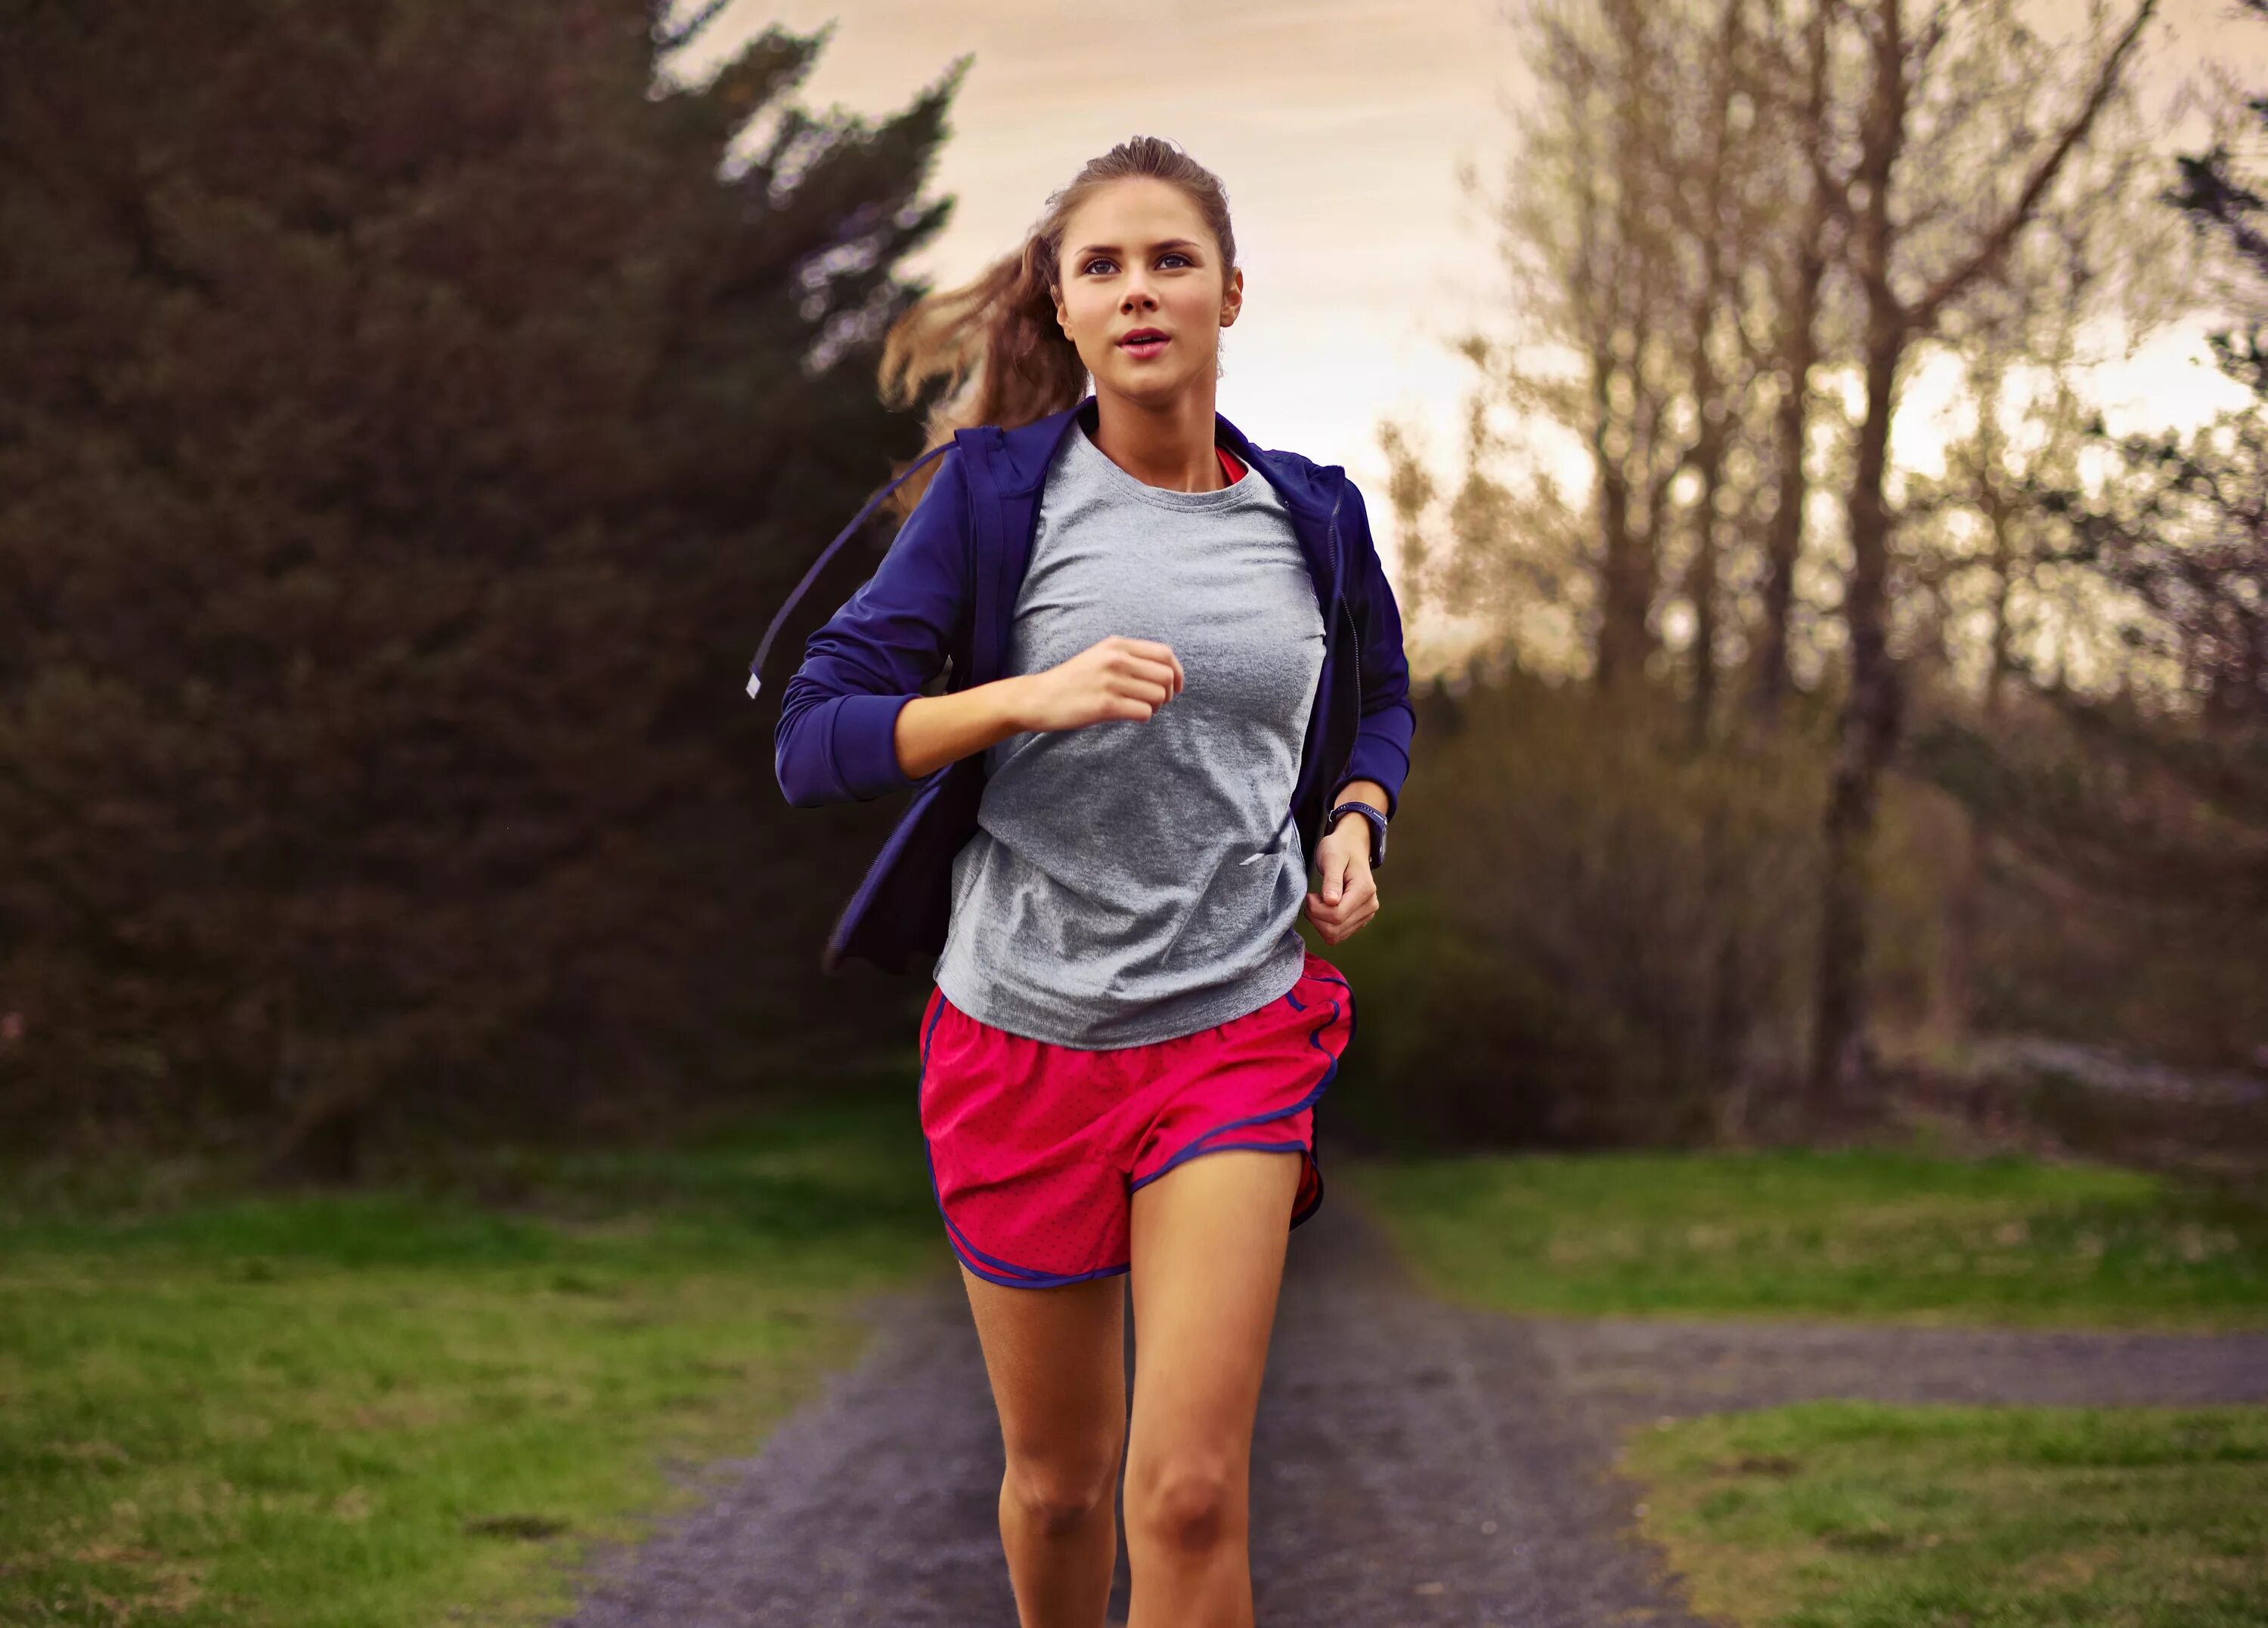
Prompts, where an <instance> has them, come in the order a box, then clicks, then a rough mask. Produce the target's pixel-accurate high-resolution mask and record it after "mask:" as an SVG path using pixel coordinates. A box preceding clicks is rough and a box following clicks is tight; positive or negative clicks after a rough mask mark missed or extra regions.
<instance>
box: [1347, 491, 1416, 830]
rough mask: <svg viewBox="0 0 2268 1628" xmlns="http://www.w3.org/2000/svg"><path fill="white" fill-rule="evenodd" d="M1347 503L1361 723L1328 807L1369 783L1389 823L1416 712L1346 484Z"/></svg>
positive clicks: (1387, 600) (1404, 660)
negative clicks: (1379, 794)
mask: <svg viewBox="0 0 2268 1628" xmlns="http://www.w3.org/2000/svg"><path fill="white" fill-rule="evenodd" d="M1347 498H1348V501H1349V502H1351V504H1352V505H1353V508H1354V518H1355V524H1354V527H1353V532H1354V537H1355V539H1356V543H1355V548H1354V553H1353V555H1352V557H1351V560H1350V561H1349V563H1348V571H1349V576H1348V581H1347V600H1348V604H1349V605H1351V607H1352V609H1353V612H1354V618H1355V631H1356V634H1357V635H1358V636H1359V640H1360V643H1361V649H1362V722H1361V726H1360V728H1359V730H1358V731H1357V733H1356V735H1355V740H1354V753H1353V756H1352V757H1351V759H1350V760H1349V761H1348V764H1347V772H1346V774H1345V775H1344V777H1342V778H1341V779H1340V781H1339V782H1338V784H1337V785H1336V786H1334V787H1332V788H1331V803H1337V801H1338V796H1339V793H1340V791H1341V790H1342V789H1344V788H1345V786H1346V784H1347V782H1348V781H1358V780H1374V781H1377V782H1378V783H1379V784H1380V785H1381V786H1383V787H1384V788H1386V813H1387V817H1388V818H1389V819H1390V818H1393V816H1394V812H1395V807H1396V806H1397V805H1398V804H1399V803H1400V802H1401V801H1402V782H1403V779H1404V778H1405V777H1406V776H1407V775H1408V774H1409V773H1410V736H1411V735H1412V734H1413V733H1414V732H1415V731H1416V730H1417V725H1418V712H1417V708H1414V707H1412V706H1411V705H1410V663H1409V660H1408V657H1407V656H1405V654H1404V653H1403V648H1402V611H1401V607H1400V606H1398V605H1396V604H1395V600H1394V585H1393V584H1392V583H1389V582H1388V581H1387V580H1386V570H1385V568H1384V567H1383V566H1382V565H1381V563H1380V561H1379V558H1378V548H1377V545H1376V544H1375V543H1373V541H1372V539H1371V535H1370V516H1369V512H1368V510H1366V508H1365V507H1364V505H1363V501H1362V491H1361V488H1359V487H1357V486H1356V485H1355V483H1354V482H1353V481H1351V480H1350V481H1348V482H1347ZM1331 803H1327V804H1325V805H1324V806H1326V807H1329V806H1331Z"/></svg>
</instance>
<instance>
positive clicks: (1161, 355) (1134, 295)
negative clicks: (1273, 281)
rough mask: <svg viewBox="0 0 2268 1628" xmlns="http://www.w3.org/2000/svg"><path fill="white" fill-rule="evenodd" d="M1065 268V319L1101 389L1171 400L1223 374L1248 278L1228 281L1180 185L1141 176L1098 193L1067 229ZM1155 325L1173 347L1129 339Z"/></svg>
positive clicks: (1059, 310) (1236, 274) (1060, 297)
mask: <svg viewBox="0 0 2268 1628" xmlns="http://www.w3.org/2000/svg"><path fill="white" fill-rule="evenodd" d="M1057 269H1058V274H1059V282H1060V284H1061V288H1060V291H1059V292H1058V293H1057V297H1056V319H1057V321H1059V322H1061V323H1062V324H1063V330H1064V333H1065V334H1069V335H1070V336H1071V342H1072V343H1073V344H1075V345H1077V346H1078V347H1079V360H1080V361H1082V362H1084V363H1086V370H1087V371H1088V372H1089V373H1090V374H1092V375H1094V382H1095V388H1096V390H1097V391H1098V392H1100V391H1102V390H1106V389H1108V390H1109V391H1112V392H1116V393H1117V394H1119V395H1122V396H1130V397H1133V398H1135V399H1137V400H1147V401H1163V400H1170V399H1171V398H1173V397H1174V396H1175V395H1176V394H1178V393H1180V392H1182V391H1186V390H1188V389H1190V388H1191V387H1192V386H1193V385H1195V384H1196V383H1197V381H1200V380H1202V381H1203V382H1204V385H1207V386H1210V385H1211V383H1212V382H1213V380H1214V379H1215V378H1218V377H1219V356H1220V331H1221V329H1223V328H1225V327H1226V326H1228V325H1229V324H1230V323H1232V322H1233V321H1235V320H1236V312H1237V308H1238V307H1239V306H1240V305H1241V304H1242V303H1243V298H1244V273H1243V272H1242V271H1241V270H1238V271H1233V272H1231V273H1229V274H1228V275H1227V278H1226V282H1224V281H1223V275H1222V268H1221V263H1220V253H1219V248H1218V246H1216V245H1215V244H1214V242H1213V237H1212V232H1211V229H1209V228H1208V227H1207V226H1206V225H1205V224H1204V216H1202V215H1200V214H1198V213H1197V205H1196V204H1195V203H1193V202H1190V201H1189V197H1188V196H1187V194H1184V193H1183V192H1182V189H1181V188H1180V187H1175V186H1173V185H1172V184H1170V183H1168V182H1166V181H1161V180H1152V179H1151V178H1150V177H1148V176H1140V177H1136V178H1133V179H1130V180H1120V181H1113V182H1111V183H1110V184H1109V185H1108V187H1103V188H1102V189H1101V191H1099V192H1097V193H1095V194H1093V195H1092V196H1090V197H1089V198H1088V199H1087V200H1086V202H1084V203H1081V204H1080V205H1079V208H1077V209H1074V210H1073V211H1072V212H1071V218H1070V219H1069V221H1067V222H1066V223H1065V224H1064V238H1063V253H1062V256H1061V259H1060V260H1058V261H1057ZM1145 328H1149V329H1155V330H1157V331H1158V332H1160V333H1161V334H1165V335H1166V336H1167V338H1166V341H1165V342H1164V343H1163V344H1160V345H1150V346H1142V347H1130V346H1128V345H1126V344H1125V343H1123V341H1124V339H1125V337H1126V335H1128V334H1135V333H1138V332H1140V331H1142V330H1144V329H1145Z"/></svg>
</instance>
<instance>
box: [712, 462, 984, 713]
mask: <svg viewBox="0 0 2268 1628" xmlns="http://www.w3.org/2000/svg"><path fill="white" fill-rule="evenodd" d="M953 448H954V443H953V442H951V441H942V442H939V444H937V445H935V446H933V447H932V448H930V450H929V451H926V452H924V453H923V454H922V455H921V456H920V457H919V458H916V459H914V461H913V462H912V463H910V464H909V465H907V466H906V467H905V471H904V473H902V474H900V475H899V476H898V477H897V479H896V480H893V481H891V482H890V483H889V484H888V485H887V486H886V487H884V488H882V489H881V490H880V491H879V492H877V493H875V494H874V495H873V496H872V497H870V498H868V499H867V500H866V506H865V508H864V509H861V510H859V511H858V513H857V514H855V515H853V516H851V524H848V525H846V526H844V527H843V530H842V531H841V532H839V533H838V534H837V535H836V539H835V540H834V541H833V542H831V543H829V544H828V545H827V546H826V547H825V548H823V549H821V551H820V555H819V558H818V559H816V560H814V561H812V562H811V568H810V569H809V570H807V571H806V572H805V573H804V574H803V580H802V581H801V582H799V583H797V584H796V585H795V590H794V591H793V592H792V593H791V594H789V595H788V597H787V598H786V599H785V601H784V602H783V603H782V604H781V605H780V608H779V609H778V610H777V611H775V612H772V625H771V626H770V627H767V628H765V629H764V638H763V642H762V643H761V644H759V645H757V646H756V659H755V660H754V661H752V662H750V663H749V664H748V698H749V699H750V700H755V694H756V692H757V691H758V690H761V689H762V688H763V687H764V681H763V678H762V671H763V665H764V656H765V655H766V654H767V653H768V652H769V651H770V649H771V648H772V638H773V635H774V634H777V633H778V632H779V630H780V624H781V623H782V622H784V621H785V620H787V613H788V612H790V611H792V610H793V609H794V608H795V602H796V601H797V600H799V599H800V598H803V596H804V593H805V591H806V590H808V589H809V588H810V586H811V585H812V583H815V582H817V581H818V580H819V574H820V572H821V571H822V570H824V569H825V568H826V567H827V562H828V561H829V560H832V559H833V558H834V557H835V551H836V549H838V548H840V547H842V546H843V544H844V543H846V542H848V541H850V539H851V533H852V532H855V531H857V530H858V526H859V523H860V522H861V521H863V520H865V517H867V516H868V515H870V514H872V513H873V512H874V505H875V504H877V503H879V502H881V501H882V500H883V499H884V498H886V497H887V496H888V495H890V494H891V493H893V492H895V491H896V490H897V489H898V488H900V487H901V486H903V485H904V484H905V482H906V478H907V476H909V475H911V474H912V473H914V471H915V470H917V469H919V468H920V467H921V466H923V465H924V464H926V463H927V462H929V460H930V459H932V458H935V457H936V456H937V455H938V454H939V453H940V452H949V451H952V450H953Z"/></svg>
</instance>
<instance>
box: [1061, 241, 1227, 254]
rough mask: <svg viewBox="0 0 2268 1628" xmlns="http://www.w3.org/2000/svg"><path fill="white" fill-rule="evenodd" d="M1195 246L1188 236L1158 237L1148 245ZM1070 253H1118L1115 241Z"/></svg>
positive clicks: (1153, 247)
mask: <svg viewBox="0 0 2268 1628" xmlns="http://www.w3.org/2000/svg"><path fill="white" fill-rule="evenodd" d="M1150 247H1151V248H1152V250H1153V251H1155V250H1158V249H1194V248H1196V247H1197V243H1196V242H1195V241H1194V240H1192V239H1190V238H1160V239H1159V240H1158V241H1157V242H1155V243H1153V244H1152V245H1151V246H1150ZM1072 253H1077V254H1116V253H1118V246H1117V245H1116V244H1115V243H1090V244H1088V245H1086V247H1084V248H1080V249H1075V250H1073V251H1072Z"/></svg>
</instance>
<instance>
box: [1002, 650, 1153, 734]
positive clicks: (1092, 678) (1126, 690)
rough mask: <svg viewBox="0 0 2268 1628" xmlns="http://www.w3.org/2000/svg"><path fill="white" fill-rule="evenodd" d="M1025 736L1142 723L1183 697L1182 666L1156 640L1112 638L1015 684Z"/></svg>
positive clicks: (1029, 675)
mask: <svg viewBox="0 0 2268 1628" xmlns="http://www.w3.org/2000/svg"><path fill="white" fill-rule="evenodd" d="M1017 682H1018V684H1020V686H1022V693H1021V694H1020V697H1019V698H1018V699H1019V703H1020V705H1019V708H1018V709H1019V711H1020V713H1021V714H1022V716H1021V718H1020V722H1021V723H1022V724H1023V726H1024V727H1025V728H1026V729H1027V730H1042V731H1044V730H1077V729H1083V728H1085V727H1086V725H1088V724H1090V723H1101V722H1104V721H1105V720H1106V719H1110V718H1133V719H1136V720H1138V721H1140V722H1148V721H1149V720H1150V719H1151V718H1152V717H1154V716H1156V715H1157V711H1158V708H1160V707H1162V706H1164V705H1165V704H1166V703H1167V701H1169V700H1173V698H1174V697H1175V696H1176V695H1179V694H1180V693H1182V664H1181V662H1180V660H1179V658H1177V657H1176V656H1175V655H1174V652H1173V649H1172V647H1171V646H1168V645H1165V644H1160V642H1158V641H1156V640H1155V639H1130V638H1127V637H1126V636H1125V635H1123V634H1111V635H1110V636H1109V637H1108V638H1107V639H1098V640H1097V641H1095V642H1094V643H1093V644H1090V645H1088V646H1087V647H1086V649H1083V650H1081V651H1080V652H1079V654H1078V655H1076V656H1072V657H1071V659H1070V660H1068V661H1064V662H1058V663H1057V664H1055V665H1054V666H1052V667H1049V668H1046V669H1044V670H1043V671H1039V672H1035V673H1028V674H1026V675H1025V676H1024V677H1023V678H1020V679H1018V680H1017Z"/></svg>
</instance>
